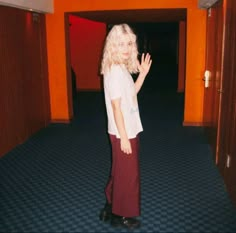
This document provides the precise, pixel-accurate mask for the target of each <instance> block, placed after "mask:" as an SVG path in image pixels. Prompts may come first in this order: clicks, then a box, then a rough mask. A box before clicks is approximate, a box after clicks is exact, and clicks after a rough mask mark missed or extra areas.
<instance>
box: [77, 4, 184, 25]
mask: <svg viewBox="0 0 236 233" xmlns="http://www.w3.org/2000/svg"><path fill="white" fill-rule="evenodd" d="M73 14H74V15H77V16H79V17H82V18H86V19H89V20H93V21H98V22H104V23H107V24H117V23H144V22H148V23H151V22H153V23H154V22H177V21H185V20H186V15H187V9H184V8H181V9H180V8H179V9H140V10H108V11H81V12H76V13H75V12H73Z"/></svg>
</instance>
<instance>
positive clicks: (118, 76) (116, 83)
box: [108, 66, 123, 100]
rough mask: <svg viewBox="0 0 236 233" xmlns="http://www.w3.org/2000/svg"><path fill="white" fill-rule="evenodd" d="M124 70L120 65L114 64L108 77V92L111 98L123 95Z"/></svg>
mask: <svg viewBox="0 0 236 233" xmlns="http://www.w3.org/2000/svg"><path fill="white" fill-rule="evenodd" d="M122 75H123V74H122V70H121V68H120V67H119V66H113V67H112V68H111V71H110V75H109V77H108V93H109V96H110V99H111V100H113V99H118V98H120V97H121V84H122V82H121V80H122Z"/></svg>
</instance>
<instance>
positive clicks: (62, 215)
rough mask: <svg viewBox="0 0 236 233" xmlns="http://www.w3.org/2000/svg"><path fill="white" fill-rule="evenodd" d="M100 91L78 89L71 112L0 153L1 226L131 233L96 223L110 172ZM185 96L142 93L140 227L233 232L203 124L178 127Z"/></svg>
mask: <svg viewBox="0 0 236 233" xmlns="http://www.w3.org/2000/svg"><path fill="white" fill-rule="evenodd" d="M103 98H104V97H103V93H102V92H81V93H79V95H78V102H77V105H78V109H77V111H78V112H77V114H76V118H75V119H73V121H72V122H71V123H70V124H51V125H49V126H48V127H47V128H45V129H42V130H40V131H39V132H38V133H36V134H35V135H33V136H32V137H31V138H29V139H28V140H27V141H26V142H25V143H23V144H22V145H19V146H17V147H16V148H14V149H13V150H12V151H10V152H9V153H7V154H6V155H5V156H3V157H2V158H1V159H0V171H1V178H0V182H1V188H0V232H6V233H7V232H35V233H36V232H128V230H126V229H113V228H111V226H110V225H109V224H105V223H103V222H100V221H99V219H98V214H99V211H100V209H101V208H102V206H103V204H104V201H105V196H104V188H105V184H106V182H107V178H108V175H109V170H110V165H111V163H110V162H111V161H110V158H111V157H110V147H109V141H108V136H107V134H106V115H105V107H104V100H103ZM183 102H184V100H183V95H182V94H176V93H174V92H169V93H168V92H161V91H159V92H158V91H152V90H149V91H148V90H145V91H143V92H142V91H141V93H140V95H139V103H140V114H141V119H142V122H143V127H144V132H142V133H141V134H140V139H141V153H140V166H141V210H142V214H141V216H140V219H141V220H142V227H141V228H140V229H137V230H134V232H173V233H177V232H199V233H200V232H209V233H213V232H219V233H224V232H225V233H226V232H229V233H234V232H236V209H235V208H234V206H233V205H232V203H231V202H230V199H229V196H228V194H227V192H226V189H225V185H224V183H223V180H222V177H221V176H220V174H219V172H218V170H217V167H216V166H215V164H214V161H213V159H212V153H211V148H210V146H209V144H208V143H207V140H206V138H205V137H204V134H203V129H202V128H201V127H183V126H182V119H183V104H184V103H183Z"/></svg>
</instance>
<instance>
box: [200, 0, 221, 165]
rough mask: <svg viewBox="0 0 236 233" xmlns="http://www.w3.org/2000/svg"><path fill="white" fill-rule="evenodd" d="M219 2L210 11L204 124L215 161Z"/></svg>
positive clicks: (218, 93) (218, 101) (219, 51)
mask: <svg viewBox="0 0 236 233" xmlns="http://www.w3.org/2000/svg"><path fill="white" fill-rule="evenodd" d="M222 5H223V4H222V1H219V2H218V3H217V4H215V5H214V6H213V7H212V8H209V9H208V12H207V14H208V17H207V39H206V41H207V44H206V66H205V74H204V77H203V82H204V109H203V123H204V126H205V131H206V134H207V137H208V139H209V143H210V144H211V147H212V150H213V155H214V159H215V160H216V162H217V158H218V155H217V153H218V149H217V148H218V145H217V144H218V134H219V128H218V124H219V115H220V114H219V113H220V99H221V85H222V72H221V69H222V41H223V13H222V12H223V10H222V9H223V6H222Z"/></svg>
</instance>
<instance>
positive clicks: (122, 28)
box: [101, 24, 138, 74]
mask: <svg viewBox="0 0 236 233" xmlns="http://www.w3.org/2000/svg"><path fill="white" fill-rule="evenodd" d="M124 35H128V36H129V37H130V40H131V42H132V51H131V57H130V58H129V59H128V60H127V62H126V63H125V66H126V68H127V70H128V71H129V72H130V73H137V72H138V63H137V61H138V60H137V59H138V48H137V41H136V40H137V38H136V35H135V33H134V32H133V30H132V29H131V27H130V26H129V25H127V24H119V25H114V26H113V27H112V29H111V30H110V32H109V33H108V35H107V37H106V40H105V44H104V49H103V56H102V62H101V74H105V73H106V72H108V71H109V70H110V68H111V66H112V65H114V64H123V61H122V60H121V58H120V56H119V53H118V45H119V41H120V39H121V38H122V36H124Z"/></svg>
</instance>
